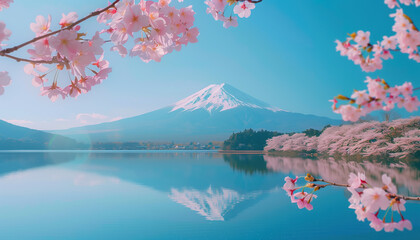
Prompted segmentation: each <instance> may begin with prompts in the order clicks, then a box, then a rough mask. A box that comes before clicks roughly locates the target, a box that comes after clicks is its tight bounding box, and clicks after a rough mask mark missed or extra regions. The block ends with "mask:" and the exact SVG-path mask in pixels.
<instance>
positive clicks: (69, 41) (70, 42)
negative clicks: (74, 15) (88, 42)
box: [49, 30, 80, 59]
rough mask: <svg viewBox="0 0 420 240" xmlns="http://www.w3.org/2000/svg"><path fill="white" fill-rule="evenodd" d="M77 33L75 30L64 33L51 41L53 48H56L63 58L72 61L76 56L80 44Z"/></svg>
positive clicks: (53, 37)
mask: <svg viewBox="0 0 420 240" xmlns="http://www.w3.org/2000/svg"><path fill="white" fill-rule="evenodd" d="M76 38H77V32H76V31H74V30H66V31H62V32H60V33H59V34H57V35H56V36H52V37H51V39H50V41H49V42H50V45H51V47H53V48H55V49H56V50H57V52H58V53H60V55H61V56H63V57H66V58H69V59H72V58H73V57H75V56H76V53H77V50H78V48H79V46H80V43H79V42H78V41H77V40H76Z"/></svg>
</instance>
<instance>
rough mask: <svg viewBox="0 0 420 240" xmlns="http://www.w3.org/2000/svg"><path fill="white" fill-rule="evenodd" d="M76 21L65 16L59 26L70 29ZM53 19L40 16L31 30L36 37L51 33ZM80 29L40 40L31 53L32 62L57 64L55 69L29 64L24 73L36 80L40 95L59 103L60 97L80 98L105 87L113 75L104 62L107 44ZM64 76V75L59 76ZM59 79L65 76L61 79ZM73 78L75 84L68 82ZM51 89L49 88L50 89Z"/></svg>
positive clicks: (73, 29) (73, 14)
mask: <svg viewBox="0 0 420 240" xmlns="http://www.w3.org/2000/svg"><path fill="white" fill-rule="evenodd" d="M76 20H77V14H76V13H69V14H68V15H64V14H63V18H62V19H61V22H60V25H62V27H67V26H69V25H71V24H72V23H74V22H75V21H76ZM50 24H51V18H50V17H49V18H48V20H46V19H45V18H44V17H42V16H38V17H37V19H36V23H32V24H31V30H32V31H33V32H34V33H35V35H36V36H39V35H42V34H45V33H48V32H49V31H50V30H49V28H50ZM79 31H80V27H74V28H72V29H69V30H64V31H61V32H59V33H58V34H56V35H54V36H51V37H48V38H44V39H41V40H39V41H37V42H34V43H33V44H32V46H33V48H32V49H29V50H28V53H29V54H30V55H31V59H32V60H35V61H37V60H44V61H54V62H56V65H55V66H53V67H52V68H47V67H45V66H44V65H42V64H27V65H26V66H25V68H24V70H25V72H26V73H27V74H29V75H31V76H33V79H32V84H33V85H34V86H35V87H41V95H43V96H48V97H49V98H50V99H51V101H53V102H54V101H56V100H57V99H58V98H59V97H60V96H61V97H62V98H63V99H64V98H65V97H67V96H69V97H77V96H78V95H80V94H83V93H87V92H89V91H90V90H91V89H92V87H93V86H95V85H97V84H100V83H102V81H103V80H104V79H106V78H107V77H108V74H109V73H110V72H111V68H109V64H108V62H107V61H106V60H104V59H103V58H104V56H103V53H104V51H103V48H102V45H103V44H104V43H105V41H104V40H103V39H102V38H101V36H100V33H99V32H96V33H95V34H94V35H93V36H92V37H91V38H87V37H86V34H85V33H81V32H79ZM62 72H64V74H60V73H62ZM60 75H61V76H63V77H61V78H60ZM69 76H71V78H72V80H71V79H69ZM48 82H50V83H49V86H46V85H48Z"/></svg>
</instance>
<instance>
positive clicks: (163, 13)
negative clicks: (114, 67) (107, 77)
mask: <svg viewBox="0 0 420 240" xmlns="http://www.w3.org/2000/svg"><path fill="white" fill-rule="evenodd" d="M170 3H171V1H169V0H161V1H158V2H155V1H140V3H139V4H135V1H121V2H119V3H117V4H116V6H115V9H114V8H113V9H110V11H106V12H104V13H102V14H101V15H100V16H98V21H99V22H101V23H105V24H107V26H108V27H109V29H108V30H107V31H104V33H109V34H111V41H112V43H113V44H114V46H113V47H111V50H113V51H116V52H118V53H119V54H120V55H121V56H123V57H124V56H126V55H127V54H129V55H130V56H138V57H140V59H141V60H143V61H144V62H150V61H152V60H154V61H156V62H160V61H161V59H162V57H163V56H165V55H166V54H168V53H171V52H172V51H173V50H180V49H181V48H182V46H186V45H187V44H188V43H195V42H197V41H198V40H197V37H198V35H199V31H198V29H197V28H194V21H195V17H194V15H195V12H194V11H193V10H192V7H191V6H188V7H184V8H181V9H176V8H175V7H172V6H170ZM130 39H132V40H133V42H134V45H132V47H131V48H130V49H127V48H128V47H127V45H126V43H127V42H128V41H129V40H130Z"/></svg>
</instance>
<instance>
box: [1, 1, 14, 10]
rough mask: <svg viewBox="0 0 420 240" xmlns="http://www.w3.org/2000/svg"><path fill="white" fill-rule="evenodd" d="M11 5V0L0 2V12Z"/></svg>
mask: <svg viewBox="0 0 420 240" xmlns="http://www.w3.org/2000/svg"><path fill="white" fill-rule="evenodd" d="M11 3H13V0H0V11H1V10H3V8H8V7H9V6H10V4H11Z"/></svg>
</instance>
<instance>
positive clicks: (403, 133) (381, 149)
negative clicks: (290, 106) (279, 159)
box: [264, 117, 420, 189]
mask: <svg viewBox="0 0 420 240" xmlns="http://www.w3.org/2000/svg"><path fill="white" fill-rule="evenodd" d="M419 139H420V117H412V118H405V119H404V118H401V119H397V120H394V121H391V122H387V121H384V122H378V121H368V122H361V123H356V124H344V125H342V126H332V127H328V128H326V129H324V130H323V132H322V133H321V135H319V136H318V137H317V136H306V135H305V134H304V133H296V134H293V135H289V134H283V135H279V136H275V137H273V138H271V139H268V140H267V145H266V146H265V148H264V151H266V152H272V151H276V152H280V153H286V154H294V153H297V155H302V153H304V154H311V153H317V154H319V155H326V156H344V157H346V158H347V157H350V158H351V157H352V156H357V157H359V156H361V157H365V158H370V157H374V158H375V159H378V158H381V159H388V160H389V159H390V158H405V159H409V158H411V157H414V156H415V155H416V153H417V152H420V144H419ZM419 183H420V182H419ZM419 189H420V187H419Z"/></svg>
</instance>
